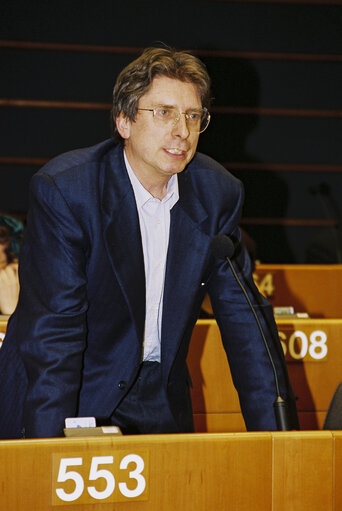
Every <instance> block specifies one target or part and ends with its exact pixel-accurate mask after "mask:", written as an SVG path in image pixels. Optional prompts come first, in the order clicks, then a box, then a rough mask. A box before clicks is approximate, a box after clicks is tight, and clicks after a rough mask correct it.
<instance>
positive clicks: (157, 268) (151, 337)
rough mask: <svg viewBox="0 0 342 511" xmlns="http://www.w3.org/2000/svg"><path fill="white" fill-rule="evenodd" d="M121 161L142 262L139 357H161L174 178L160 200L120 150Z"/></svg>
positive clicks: (175, 195) (151, 359)
mask: <svg viewBox="0 0 342 511" xmlns="http://www.w3.org/2000/svg"><path fill="white" fill-rule="evenodd" d="M124 157H125V164H126V168H127V172H128V176H129V179H130V181H131V184H132V187H133V191H134V196H135V201H136V205H137V210H138V215H139V223H140V232H141V239H142V247H143V253H144V265H145V283H146V316H145V332H144V344H143V360H150V361H157V362H160V359H161V348H160V342H161V325H162V312H163V295H164V280H165V267H166V257H167V249H168V245H169V234H170V210H171V209H172V207H173V206H174V205H175V204H176V202H177V201H178V199H179V192H178V178H177V174H174V175H173V176H172V177H171V178H170V179H169V182H168V185H167V193H166V195H165V197H164V198H163V199H162V200H159V199H156V198H155V197H153V196H152V195H151V194H150V192H148V191H147V190H146V188H144V187H143V186H142V184H141V183H140V181H139V180H138V178H137V177H136V175H135V174H134V171H133V169H132V168H131V166H130V164H129V163H128V160H127V157H126V154H125V153H124Z"/></svg>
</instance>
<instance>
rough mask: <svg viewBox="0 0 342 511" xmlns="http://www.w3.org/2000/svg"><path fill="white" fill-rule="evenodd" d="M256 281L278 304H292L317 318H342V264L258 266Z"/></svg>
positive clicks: (297, 310) (255, 275)
mask: <svg viewBox="0 0 342 511" xmlns="http://www.w3.org/2000/svg"><path fill="white" fill-rule="evenodd" d="M254 280H255V282H256V284H257V285H258V287H259V289H260V291H261V292H262V293H263V294H264V295H265V296H266V298H267V299H268V300H269V301H270V302H271V304H272V305H273V307H275V306H289V305H292V306H293V307H294V309H295V312H308V313H309V315H310V316H311V317H314V318H342V306H341V300H340V294H341V289H342V265H338V264H335V265H329V264H328V265H303V264H291V265H285V264H284V265H276V264H267V265H266V264H261V265H257V266H256V268H255V272H254Z"/></svg>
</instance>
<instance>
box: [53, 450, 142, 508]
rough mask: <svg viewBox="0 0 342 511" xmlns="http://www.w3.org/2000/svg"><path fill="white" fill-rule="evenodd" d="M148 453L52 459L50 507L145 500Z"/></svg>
mask: <svg viewBox="0 0 342 511" xmlns="http://www.w3.org/2000/svg"><path fill="white" fill-rule="evenodd" d="M147 461H148V452H147V451H145V452H143V453H142V452H139V454H137V453H127V452H123V451H120V452H117V451H116V452H115V453H114V454H109V455H107V456H74V457H65V456H63V455H56V454H55V455H54V458H53V489H52V502H53V505H68V504H69V505H70V504H83V503H84V504H85V503H93V504H94V503H95V502H119V501H128V500H146V499H147V498H148V487H147V482H148V481H147V476H148V463H146V462H147Z"/></svg>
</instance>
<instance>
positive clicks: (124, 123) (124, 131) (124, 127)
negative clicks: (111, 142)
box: [115, 112, 131, 140]
mask: <svg viewBox="0 0 342 511" xmlns="http://www.w3.org/2000/svg"><path fill="white" fill-rule="evenodd" d="M115 124H116V129H117V130H118V133H119V134H120V135H121V137H122V138H124V139H125V140H126V139H127V138H129V136H130V133H131V121H130V120H129V119H128V117H126V116H125V115H124V114H123V112H120V113H119V115H118V116H117V117H116V119H115Z"/></svg>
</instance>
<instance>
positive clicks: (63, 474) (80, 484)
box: [56, 458, 84, 502]
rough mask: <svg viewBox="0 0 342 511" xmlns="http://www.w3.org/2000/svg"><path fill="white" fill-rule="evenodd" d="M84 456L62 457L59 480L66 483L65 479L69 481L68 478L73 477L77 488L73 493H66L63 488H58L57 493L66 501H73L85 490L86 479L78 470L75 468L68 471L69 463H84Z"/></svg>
mask: <svg viewBox="0 0 342 511" xmlns="http://www.w3.org/2000/svg"><path fill="white" fill-rule="evenodd" d="M82 461H83V460H82V458H62V459H61V463H60V465H59V471H58V477H57V482H58V483H64V482H65V481H68V479H71V480H72V481H74V482H75V489H74V491H73V492H71V493H66V492H65V491H64V490H63V489H62V488H57V489H56V493H57V495H58V497H59V498H60V499H61V500H64V501H65V502H71V501H73V500H76V499H78V498H79V497H80V496H81V495H82V493H83V490H84V481H83V478H82V476H81V474H79V473H78V472H75V471H73V470H70V471H69V472H67V471H66V469H67V468H68V465H71V466H75V465H82Z"/></svg>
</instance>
